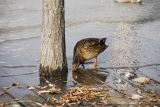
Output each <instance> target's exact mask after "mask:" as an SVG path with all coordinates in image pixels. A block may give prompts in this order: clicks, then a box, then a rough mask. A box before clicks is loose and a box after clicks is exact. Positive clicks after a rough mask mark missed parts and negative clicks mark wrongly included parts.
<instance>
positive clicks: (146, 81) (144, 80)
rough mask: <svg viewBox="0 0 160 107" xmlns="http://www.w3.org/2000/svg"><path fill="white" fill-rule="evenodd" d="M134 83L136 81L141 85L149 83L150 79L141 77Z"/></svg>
mask: <svg viewBox="0 0 160 107" xmlns="http://www.w3.org/2000/svg"><path fill="white" fill-rule="evenodd" d="M134 81H135V82H139V83H149V81H150V78H147V77H139V78H135V79H134Z"/></svg>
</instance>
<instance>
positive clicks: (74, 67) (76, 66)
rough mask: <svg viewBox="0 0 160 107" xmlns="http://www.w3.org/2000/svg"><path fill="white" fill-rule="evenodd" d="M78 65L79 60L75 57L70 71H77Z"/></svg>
mask: <svg viewBox="0 0 160 107" xmlns="http://www.w3.org/2000/svg"><path fill="white" fill-rule="evenodd" d="M79 65H80V61H79V58H78V57H77V56H75V57H74V58H73V63H72V71H76V70H77V69H78V67H79Z"/></svg>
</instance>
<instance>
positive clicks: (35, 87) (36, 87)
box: [27, 85, 41, 90]
mask: <svg viewBox="0 0 160 107" xmlns="http://www.w3.org/2000/svg"><path fill="white" fill-rule="evenodd" d="M27 88H28V89H29V90H31V89H41V86H38V85H35V86H28V87H27Z"/></svg>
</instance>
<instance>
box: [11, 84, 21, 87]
mask: <svg viewBox="0 0 160 107" xmlns="http://www.w3.org/2000/svg"><path fill="white" fill-rule="evenodd" d="M12 86H14V87H20V84H19V83H13V84H12Z"/></svg>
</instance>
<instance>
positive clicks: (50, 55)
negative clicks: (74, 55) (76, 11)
mask: <svg viewBox="0 0 160 107" xmlns="http://www.w3.org/2000/svg"><path fill="white" fill-rule="evenodd" d="M42 11H43V16H42V37H41V59H40V75H41V76H43V75H45V76H49V77H52V76H62V75H64V74H67V72H68V68H67V59H66V47H65V17H64V12H65V11H64V0H43V10H42Z"/></svg>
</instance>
